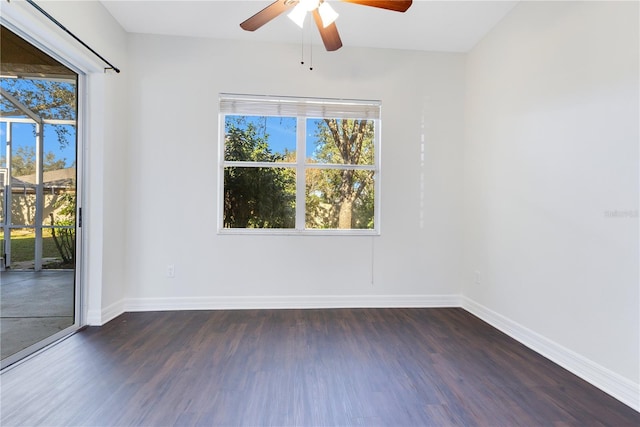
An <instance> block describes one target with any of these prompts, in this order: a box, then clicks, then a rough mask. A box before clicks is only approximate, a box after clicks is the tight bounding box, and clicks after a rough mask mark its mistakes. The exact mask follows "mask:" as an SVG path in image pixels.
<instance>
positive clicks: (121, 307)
mask: <svg viewBox="0 0 640 427" xmlns="http://www.w3.org/2000/svg"><path fill="white" fill-rule="evenodd" d="M124 312H125V300H120V301H116V302H114V303H113V304H111V305H109V306H107V307H105V308H103V309H102V310H89V311H88V312H87V325H89V326H102V325H104V324H105V323H107V322H108V321H110V320H113V319H115V318H116V317H118V316H120V315H121V314H122V313H124Z"/></svg>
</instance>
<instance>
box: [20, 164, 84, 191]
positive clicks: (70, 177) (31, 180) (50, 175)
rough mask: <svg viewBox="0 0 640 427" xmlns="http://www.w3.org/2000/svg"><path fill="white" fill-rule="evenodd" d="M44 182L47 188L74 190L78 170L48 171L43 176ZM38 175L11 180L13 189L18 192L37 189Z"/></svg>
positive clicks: (73, 168)
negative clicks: (25, 189)
mask: <svg viewBox="0 0 640 427" xmlns="http://www.w3.org/2000/svg"><path fill="white" fill-rule="evenodd" d="M42 181H43V183H44V187H45V188H49V189H51V188H72V187H75V182H76V168H75V167H70V168H65V169H57V170H52V171H47V172H44V173H43V174H42ZM35 186H36V174H30V175H23V176H17V177H15V176H14V177H12V178H11V187H13V189H15V190H18V189H21V188H35Z"/></svg>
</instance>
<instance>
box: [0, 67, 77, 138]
mask: <svg viewBox="0 0 640 427" xmlns="http://www.w3.org/2000/svg"><path fill="white" fill-rule="evenodd" d="M0 86H2V88H3V89H5V90H6V91H7V92H9V93H10V94H11V95H13V96H14V97H15V98H16V99H18V101H20V102H21V103H22V104H24V105H25V106H26V107H27V108H29V109H30V110H31V111H33V112H34V113H35V114H36V115H38V116H40V117H42V118H43V119H61V120H75V119H76V103H77V96H76V88H77V85H76V84H75V82H74V83H71V82H59V81H51V80H40V79H13V78H2V79H0ZM0 111H1V112H2V114H3V115H4V116H9V117H11V116H15V117H20V116H24V113H23V112H22V111H21V110H20V109H18V108H17V107H16V106H15V105H13V104H12V103H11V102H9V100H7V99H5V98H4V97H0ZM53 126H54V128H55V131H56V133H57V136H58V142H59V143H60V146H61V147H65V146H67V145H68V144H69V140H68V136H69V128H68V127H67V126H63V125H53Z"/></svg>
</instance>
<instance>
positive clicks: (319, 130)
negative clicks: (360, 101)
mask: <svg viewBox="0 0 640 427" xmlns="http://www.w3.org/2000/svg"><path fill="white" fill-rule="evenodd" d="M373 123H374V122H373V120H364V119H363V120H353V119H307V140H306V150H307V162H308V163H325V164H338V165H373V164H374V149H373V147H374V143H373V136H374V124H373Z"/></svg>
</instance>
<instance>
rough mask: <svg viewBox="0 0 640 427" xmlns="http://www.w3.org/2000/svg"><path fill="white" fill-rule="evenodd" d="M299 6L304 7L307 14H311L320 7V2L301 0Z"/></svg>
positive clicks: (318, 0)
mask: <svg viewBox="0 0 640 427" xmlns="http://www.w3.org/2000/svg"><path fill="white" fill-rule="evenodd" d="M298 4H299V5H302V7H304V8H305V10H306V11H307V12H311V11H313V10H316V9H317V8H318V6H320V0H300V1H299V2H298Z"/></svg>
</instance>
